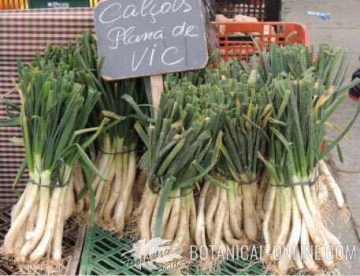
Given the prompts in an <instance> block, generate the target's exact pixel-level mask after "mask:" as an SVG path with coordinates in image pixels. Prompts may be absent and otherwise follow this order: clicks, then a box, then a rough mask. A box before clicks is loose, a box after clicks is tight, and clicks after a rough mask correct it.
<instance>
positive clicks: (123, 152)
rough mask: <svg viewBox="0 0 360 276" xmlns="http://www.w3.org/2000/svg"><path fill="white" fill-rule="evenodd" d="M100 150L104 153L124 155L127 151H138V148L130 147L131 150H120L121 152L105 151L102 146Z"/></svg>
mask: <svg viewBox="0 0 360 276" xmlns="http://www.w3.org/2000/svg"><path fill="white" fill-rule="evenodd" d="M99 150H100V152H102V153H103V154H108V155H123V154H127V153H131V152H134V151H136V148H133V149H129V150H124V151H119V152H106V151H104V150H103V149H102V148H100V149H99Z"/></svg>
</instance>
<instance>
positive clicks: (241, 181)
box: [235, 177, 259, 186]
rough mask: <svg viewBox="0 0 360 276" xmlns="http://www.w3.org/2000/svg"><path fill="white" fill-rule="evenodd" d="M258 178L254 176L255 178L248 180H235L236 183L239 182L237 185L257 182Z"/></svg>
mask: <svg viewBox="0 0 360 276" xmlns="http://www.w3.org/2000/svg"><path fill="white" fill-rule="evenodd" d="M258 180H259V177H255V178H253V179H250V180H248V181H243V180H237V181H235V182H236V183H237V184H239V185H241V186H242V185H252V184H254V183H257V182H258Z"/></svg>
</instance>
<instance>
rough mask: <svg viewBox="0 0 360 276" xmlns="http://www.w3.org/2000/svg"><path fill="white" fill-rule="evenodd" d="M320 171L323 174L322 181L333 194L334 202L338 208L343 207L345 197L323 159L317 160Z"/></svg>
mask: <svg viewBox="0 0 360 276" xmlns="http://www.w3.org/2000/svg"><path fill="white" fill-rule="evenodd" d="M319 169H320V173H321V174H322V175H324V183H325V184H326V185H327V186H328V187H329V190H330V191H331V192H332V193H333V194H334V196H335V199H336V203H337V206H338V208H339V209H344V208H346V207H345V199H344V196H343V193H342V191H341V189H340V187H339V185H338V184H337V182H336V180H335V178H334V177H333V175H332V174H331V172H330V170H329V168H328V166H327V165H326V164H325V162H324V160H320V161H319Z"/></svg>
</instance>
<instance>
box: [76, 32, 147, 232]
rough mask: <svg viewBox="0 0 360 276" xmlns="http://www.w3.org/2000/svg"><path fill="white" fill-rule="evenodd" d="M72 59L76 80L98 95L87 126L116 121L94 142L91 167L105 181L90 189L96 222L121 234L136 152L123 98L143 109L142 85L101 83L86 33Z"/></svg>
mask: <svg viewBox="0 0 360 276" xmlns="http://www.w3.org/2000/svg"><path fill="white" fill-rule="evenodd" d="M74 57H75V59H76V60H77V61H78V62H79V72H80V73H79V74H78V77H79V80H82V81H83V83H85V84H86V85H87V86H89V87H92V88H93V89H96V90H98V91H100V93H101V97H100V100H99V101H98V102H97V104H96V105H95V107H94V109H93V110H92V114H91V120H90V124H94V125H97V124H98V123H99V114H101V113H104V112H105V113H106V114H108V113H111V114H112V115H113V116H115V117H116V116H118V119H119V120H120V122H116V123H114V125H113V126H111V127H108V128H106V129H105V130H104V131H103V133H102V134H101V136H100V137H99V139H98V141H97V147H96V161H95V163H96V166H97V168H98V169H99V171H100V172H101V173H102V174H103V175H104V176H105V178H106V180H105V181H104V180H102V179H101V178H100V177H99V176H97V177H95V178H94V179H93V185H92V188H93V189H94V191H95V214H96V219H97V222H98V223H99V224H101V225H103V226H104V227H106V228H108V229H110V230H113V231H115V232H117V233H119V234H122V233H123V231H124V227H125V218H126V217H127V218H130V216H131V214H132V211H133V195H132V192H133V187H134V184H135V180H136V175H137V173H136V172H137V171H136V167H137V151H138V150H139V143H138V141H137V136H136V132H135V129H134V123H135V121H134V118H133V113H134V112H133V109H132V108H131V107H130V104H129V103H128V102H127V101H125V100H124V99H123V97H124V95H128V96H129V97H132V99H133V101H134V102H136V103H137V104H139V105H140V107H139V109H142V110H144V109H146V105H144V104H145V103H146V97H145V95H146V94H145V91H144V89H145V88H144V83H143V81H142V80H139V79H131V80H121V81H111V82H107V81H104V80H103V79H102V78H101V68H102V59H101V58H100V57H98V55H97V50H96V39H95V37H94V36H93V35H91V34H89V33H88V34H85V35H84V36H83V37H82V38H81V40H80V42H79V43H78V44H77V46H76V47H75V50H74ZM84 72H87V73H88V74H85V73H84ZM144 106H145V107H144ZM140 145H141V144H140ZM139 185H140V184H139Z"/></svg>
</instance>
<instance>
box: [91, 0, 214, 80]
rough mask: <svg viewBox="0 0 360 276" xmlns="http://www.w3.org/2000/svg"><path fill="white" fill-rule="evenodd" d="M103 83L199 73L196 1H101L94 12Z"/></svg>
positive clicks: (200, 30) (203, 48) (201, 37)
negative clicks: (174, 73)
mask: <svg viewBox="0 0 360 276" xmlns="http://www.w3.org/2000/svg"><path fill="white" fill-rule="evenodd" d="M95 27H96V35H97V38H98V50H99V54H100V56H102V57H104V66H103V70H102V76H103V77H104V78H105V79H108V80H116V79H126V78H134V77H143V76H152V75H158V74H164V73H171V72H178V71H187V70H193V69H200V68H203V67H204V66H205V65H206V63H207V60H208V51H207V44H206V34H205V19H204V15H203V10H202V4H201V0H106V1H102V2H100V3H99V4H98V5H97V7H96V9H95Z"/></svg>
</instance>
